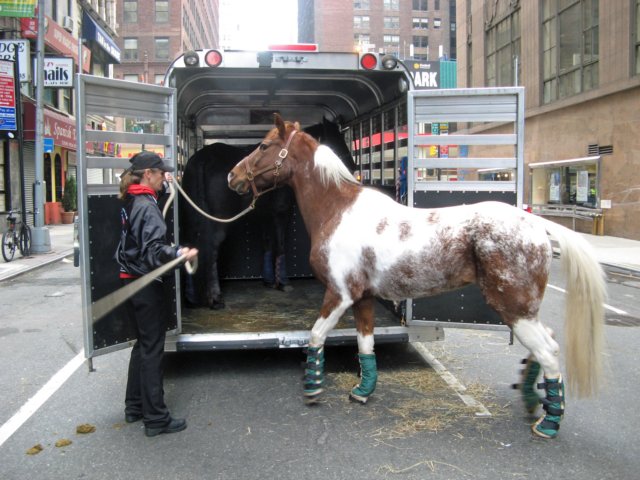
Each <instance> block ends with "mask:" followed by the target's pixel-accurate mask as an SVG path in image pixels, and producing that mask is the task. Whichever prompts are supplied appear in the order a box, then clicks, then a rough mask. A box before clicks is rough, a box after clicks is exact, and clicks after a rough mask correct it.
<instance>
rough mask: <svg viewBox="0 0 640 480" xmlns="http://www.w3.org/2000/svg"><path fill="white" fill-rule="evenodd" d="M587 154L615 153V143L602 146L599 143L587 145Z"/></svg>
mask: <svg viewBox="0 0 640 480" xmlns="http://www.w3.org/2000/svg"><path fill="white" fill-rule="evenodd" d="M587 155H589V156H590V157H591V156H595V155H613V145H604V146H602V147H601V146H600V145H598V144H597V143H592V144H590V145H588V146H587Z"/></svg>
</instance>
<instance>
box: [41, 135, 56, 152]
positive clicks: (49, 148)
mask: <svg viewBox="0 0 640 480" xmlns="http://www.w3.org/2000/svg"><path fill="white" fill-rule="evenodd" d="M42 142H43V143H44V153H51V152H53V138H49V137H44V138H43V139H42Z"/></svg>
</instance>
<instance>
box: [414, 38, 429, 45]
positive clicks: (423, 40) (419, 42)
mask: <svg viewBox="0 0 640 480" xmlns="http://www.w3.org/2000/svg"><path fill="white" fill-rule="evenodd" d="M413 46H414V47H417V48H427V47H428V46H429V37H419V36H417V35H414V36H413Z"/></svg>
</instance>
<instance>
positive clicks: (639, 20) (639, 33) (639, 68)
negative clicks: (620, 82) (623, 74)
mask: <svg viewBox="0 0 640 480" xmlns="http://www.w3.org/2000/svg"><path fill="white" fill-rule="evenodd" d="M639 74H640V0H636V75H639Z"/></svg>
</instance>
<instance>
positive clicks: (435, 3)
mask: <svg viewBox="0 0 640 480" xmlns="http://www.w3.org/2000/svg"><path fill="white" fill-rule="evenodd" d="M433 9H434V10H440V0H433Z"/></svg>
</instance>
